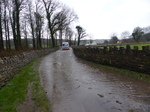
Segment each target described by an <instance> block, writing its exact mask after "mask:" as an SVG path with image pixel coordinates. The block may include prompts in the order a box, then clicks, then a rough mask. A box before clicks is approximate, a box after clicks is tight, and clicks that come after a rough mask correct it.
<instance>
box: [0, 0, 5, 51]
mask: <svg viewBox="0 0 150 112" xmlns="http://www.w3.org/2000/svg"><path fill="white" fill-rule="evenodd" d="M1 50H4V43H3V29H2V1H1V0H0V51H1Z"/></svg>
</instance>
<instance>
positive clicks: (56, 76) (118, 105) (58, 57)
mask: <svg viewBox="0 0 150 112" xmlns="http://www.w3.org/2000/svg"><path fill="white" fill-rule="evenodd" d="M39 71H40V74H41V82H42V85H43V87H44V88H45V91H46V93H47V97H48V99H49V100H50V101H51V103H52V108H53V112H150V83H148V82H144V81H139V80H136V79H132V78H131V77H127V76H123V75H121V74H116V73H112V72H109V71H106V70H103V69H97V68H94V67H91V66H89V65H88V64H87V62H85V61H82V60H80V59H78V58H76V57H75V56H74V54H73V51H72V50H67V51H66V50H59V51H57V52H55V53H52V54H50V55H48V56H47V57H45V58H44V59H43V61H42V63H41V65H40V68H39Z"/></svg>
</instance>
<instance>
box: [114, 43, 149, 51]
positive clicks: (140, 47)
mask: <svg viewBox="0 0 150 112" xmlns="http://www.w3.org/2000/svg"><path fill="white" fill-rule="evenodd" d="M129 45H130V44H129ZM146 45H150V43H145V44H131V45H130V47H131V49H134V46H138V48H139V50H142V46H146ZM117 47H124V48H126V45H117Z"/></svg>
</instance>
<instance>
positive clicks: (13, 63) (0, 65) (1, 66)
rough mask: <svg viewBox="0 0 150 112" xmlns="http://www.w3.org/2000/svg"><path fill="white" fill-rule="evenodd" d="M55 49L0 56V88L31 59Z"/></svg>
mask: <svg viewBox="0 0 150 112" xmlns="http://www.w3.org/2000/svg"><path fill="white" fill-rule="evenodd" d="M57 49H58V48H53V49H43V50H34V51H30V52H24V53H22V54H19V55H15V56H11V57H3V58H0V88H1V87H3V86H4V85H5V84H6V83H7V82H8V81H9V80H11V79H12V77H13V76H14V74H16V73H17V72H18V71H19V70H20V69H21V68H22V67H25V66H26V65H28V64H29V63H30V62H31V61H33V60H35V59H37V58H39V57H42V56H45V55H47V54H50V53H52V52H54V51H56V50H57Z"/></svg>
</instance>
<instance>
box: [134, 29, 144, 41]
mask: <svg viewBox="0 0 150 112" xmlns="http://www.w3.org/2000/svg"><path fill="white" fill-rule="evenodd" d="M143 34H144V32H143V29H142V28H140V27H135V28H134V30H133V33H132V36H133V39H134V40H135V41H136V42H138V41H139V39H140V38H141V36H142V35H143Z"/></svg>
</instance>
